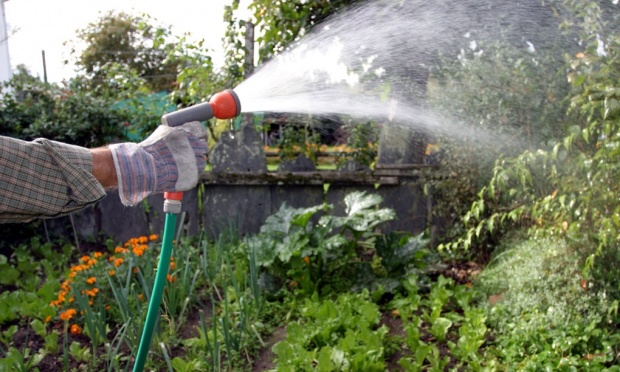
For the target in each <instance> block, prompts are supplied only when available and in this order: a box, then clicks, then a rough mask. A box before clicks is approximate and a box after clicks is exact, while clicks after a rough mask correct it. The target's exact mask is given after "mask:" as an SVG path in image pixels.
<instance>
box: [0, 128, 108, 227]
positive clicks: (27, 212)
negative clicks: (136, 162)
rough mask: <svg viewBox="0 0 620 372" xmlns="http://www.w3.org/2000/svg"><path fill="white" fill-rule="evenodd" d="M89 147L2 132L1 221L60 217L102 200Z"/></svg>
mask: <svg viewBox="0 0 620 372" xmlns="http://www.w3.org/2000/svg"><path fill="white" fill-rule="evenodd" d="M91 171H92V156H91V154H90V151H89V150H88V149H85V148H83V147H78V146H73V145H68V144H63V143H60V142H55V141H50V140H46V139H37V140H34V141H32V142H26V141H22V140H17V139H14V138H8V137H2V136H0V223H9V222H28V221H30V220H33V219H35V218H39V217H42V218H49V217H58V216H63V215H66V214H69V213H72V212H75V211H77V210H80V209H82V208H85V207H87V206H89V205H91V204H93V203H95V202H97V201H99V200H101V199H102V198H103V197H104V196H105V195H106V192H105V190H104V188H103V186H101V184H100V183H99V182H98V181H97V179H95V177H94V176H93V175H92V173H91Z"/></svg>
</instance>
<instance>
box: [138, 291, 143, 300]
mask: <svg viewBox="0 0 620 372" xmlns="http://www.w3.org/2000/svg"><path fill="white" fill-rule="evenodd" d="M138 299H139V300H140V301H142V302H144V295H143V294H142V293H139V294H138Z"/></svg>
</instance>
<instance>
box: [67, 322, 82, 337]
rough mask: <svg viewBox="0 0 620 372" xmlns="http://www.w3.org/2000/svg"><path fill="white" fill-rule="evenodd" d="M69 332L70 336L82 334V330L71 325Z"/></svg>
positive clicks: (75, 325)
mask: <svg viewBox="0 0 620 372" xmlns="http://www.w3.org/2000/svg"><path fill="white" fill-rule="evenodd" d="M70 331H71V334H72V335H79V334H82V328H80V326H79V325H77V324H72V325H71V329H70Z"/></svg>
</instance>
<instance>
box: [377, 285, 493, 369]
mask: <svg viewBox="0 0 620 372" xmlns="http://www.w3.org/2000/svg"><path fill="white" fill-rule="evenodd" d="M403 284H404V287H405V288H406V291H407V293H406V295H402V296H397V297H395V298H394V299H393V300H392V301H391V302H390V304H389V305H390V306H391V307H393V308H395V310H394V312H393V314H397V315H399V316H400V319H401V320H402V322H403V326H402V328H403V330H404V331H405V333H406V336H404V340H403V341H404V345H406V352H405V353H404V356H402V357H401V358H400V359H399V360H398V364H399V365H401V366H402V367H403V368H405V369H406V370H407V371H421V370H426V369H427V368H430V369H431V370H437V371H439V370H445V369H446V366H447V365H448V364H449V363H450V362H452V363H454V364H456V365H457V368H458V369H459V370H460V369H461V368H463V367H464V366H468V367H469V368H471V369H473V370H479V369H480V367H481V362H482V360H483V358H482V350H481V347H482V346H483V344H484V343H485V342H486V337H487V327H486V324H485V322H486V316H485V314H484V311H482V310H480V309H478V308H475V307H474V306H473V305H474V303H473V297H474V294H473V290H471V289H468V288H467V287H465V286H458V285H455V283H454V281H453V280H452V279H447V278H445V277H443V276H439V277H438V278H437V281H436V282H435V283H433V284H432V285H431V288H430V292H429V293H427V294H423V293H420V292H419V287H418V278H417V277H416V276H414V275H410V276H408V277H406V278H405V279H404V283H403ZM454 341H456V342H454ZM442 346H443V347H444V348H445V349H448V350H450V353H446V352H443V353H442V352H441V351H440V348H441V347H442Z"/></svg>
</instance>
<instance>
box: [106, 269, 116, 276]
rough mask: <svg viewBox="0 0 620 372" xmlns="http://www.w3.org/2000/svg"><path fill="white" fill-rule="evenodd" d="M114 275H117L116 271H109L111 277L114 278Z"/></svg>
mask: <svg viewBox="0 0 620 372" xmlns="http://www.w3.org/2000/svg"><path fill="white" fill-rule="evenodd" d="M114 274H116V271H114V270H110V271H108V275H110V276H114Z"/></svg>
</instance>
